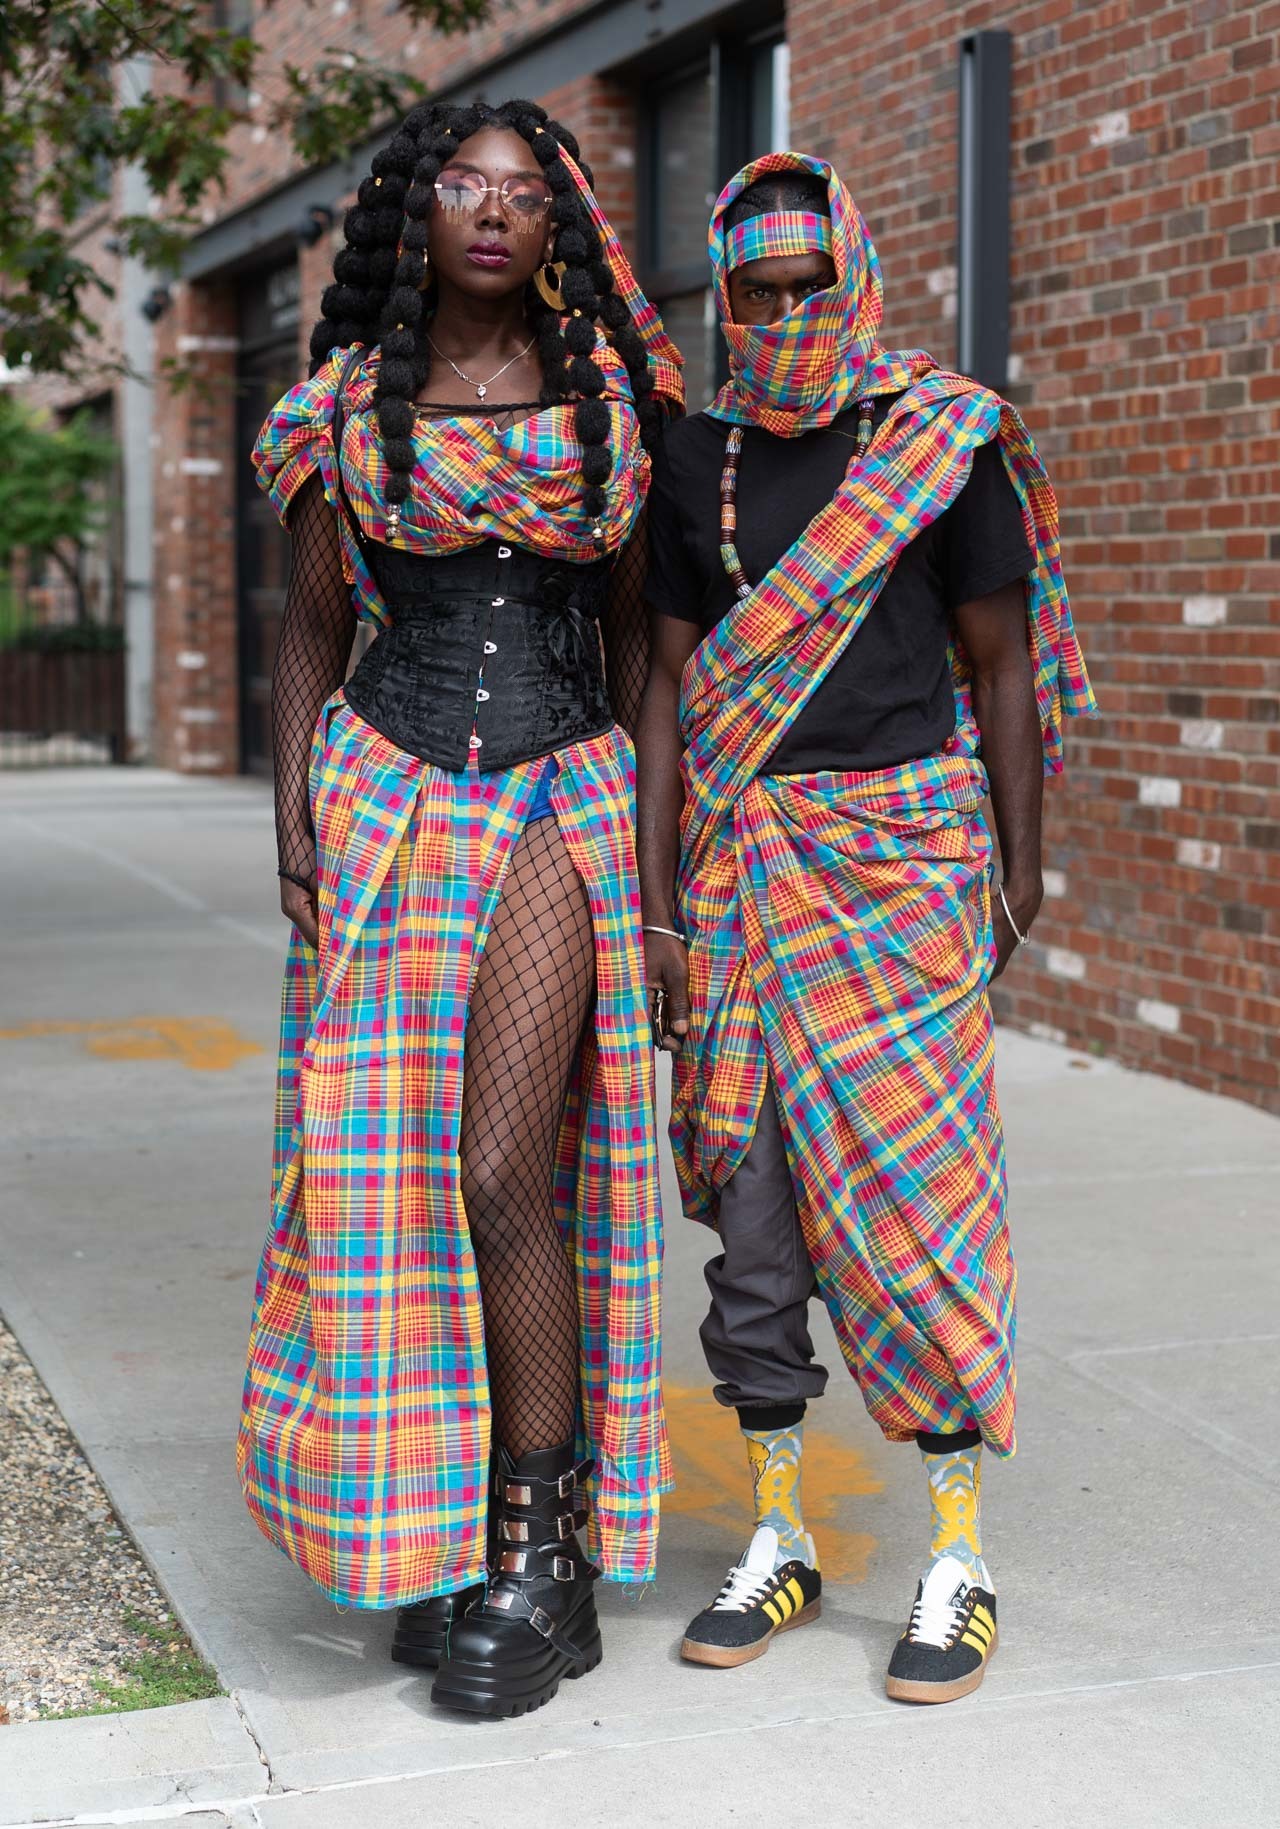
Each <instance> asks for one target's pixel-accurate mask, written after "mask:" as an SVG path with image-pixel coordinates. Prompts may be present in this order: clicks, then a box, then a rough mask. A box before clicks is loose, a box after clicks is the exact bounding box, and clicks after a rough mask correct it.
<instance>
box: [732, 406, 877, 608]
mask: <svg viewBox="0 0 1280 1829" xmlns="http://www.w3.org/2000/svg"><path fill="white" fill-rule="evenodd" d="M874 409H875V401H874V399H873V398H872V397H871V396H868V397H867V398H865V399H863V400H859V402H858V434H857V438H856V440H855V443H856V446H857V450H856V453H855V456H854V462H855V463H860V462H861V461H862V457H863V454H864V453H865V451H866V448H867V446H868V445H869V444H870V443H871V420H872V414H873V412H874ZM745 431H746V427H745V426H741V425H731V426H730V427H729V436H728V437H727V438H726V439H725V441H724V469H723V470H722V471H721V472H720V558H721V560H722V561H723V563H724V569H725V570H726V571H727V572H728V574H729V582H730V583H731V584H732V586H733V588H734V590H735V592H736V593H737V595H738V596H739V597H749V596H750V595H751V582H750V580H749V579H748V577H747V574H746V572H745V571H744V570H743V569H742V560H741V559H740V558H739V557H738V547H737V542H736V540H735V538H734V536H735V535H736V533H737V531H738V465H739V463H740V462H741V459H742V438H743V434H744V432H745ZM846 436H847V434H846Z"/></svg>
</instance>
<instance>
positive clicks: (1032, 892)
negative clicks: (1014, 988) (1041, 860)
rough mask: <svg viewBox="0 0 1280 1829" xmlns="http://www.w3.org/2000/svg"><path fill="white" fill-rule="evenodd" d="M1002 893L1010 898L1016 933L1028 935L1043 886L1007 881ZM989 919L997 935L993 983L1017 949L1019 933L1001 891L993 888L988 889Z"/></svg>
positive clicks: (1042, 892) (1036, 883)
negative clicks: (989, 890)
mask: <svg viewBox="0 0 1280 1829" xmlns="http://www.w3.org/2000/svg"><path fill="white" fill-rule="evenodd" d="M1004 892H1005V895H1006V896H1008V898H1009V907H1010V908H1011V909H1012V910H1013V919H1014V921H1016V922H1017V923H1018V933H1022V934H1029V933H1030V932H1031V923H1032V922H1033V921H1034V920H1035V918H1036V916H1037V915H1038V914H1039V912H1040V904H1041V902H1042V901H1043V900H1044V887H1043V885H1042V884H1041V883H1039V882H1035V883H1028V884H1027V885H1026V886H1025V887H1019V885H1017V884H1016V883H1009V882H1006V883H1005V886H1004ZM991 922H992V926H993V927H994V929H995V937H996V969H995V970H994V971H993V972H992V974H991V980H990V982H991V983H993V984H994V983H995V981H996V979H997V978H998V977H999V976H1000V974H1001V972H1002V971H1003V970H1004V968H1005V966H1006V965H1008V963H1009V961H1010V959H1012V957H1013V955H1014V954H1015V953H1016V952H1017V950H1018V934H1017V933H1015V932H1014V931H1013V923H1012V922H1011V921H1010V919H1009V917H1008V915H1007V914H1006V913H1005V911H1004V903H1003V902H1002V901H1001V899H1000V891H999V890H998V889H997V888H995V887H993V888H992V891H991Z"/></svg>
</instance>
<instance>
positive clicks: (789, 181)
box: [724, 171, 831, 229]
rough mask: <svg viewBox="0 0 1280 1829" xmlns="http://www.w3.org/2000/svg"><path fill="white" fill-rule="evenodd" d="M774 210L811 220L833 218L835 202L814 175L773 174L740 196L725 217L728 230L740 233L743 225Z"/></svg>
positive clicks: (783, 172) (781, 172) (809, 172)
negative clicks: (797, 212) (801, 212)
mask: <svg viewBox="0 0 1280 1829" xmlns="http://www.w3.org/2000/svg"><path fill="white" fill-rule="evenodd" d="M774 210H804V211H805V212H806V213H807V214H808V215H810V216H829V215H830V214H831V200H830V197H829V196H828V193H827V187H826V184H825V182H824V181H823V179H821V178H820V177H819V176H818V174H817V173H816V172H811V171H790V172H788V171H777V172H770V173H769V174H768V175H767V176H766V177H763V178H757V179H756V181H755V183H754V184H748V186H747V188H746V190H744V191H739V192H738V195H737V196H736V197H735V198H734V200H733V202H732V203H731V204H730V205H729V207H728V209H727V210H726V211H725V213H724V226H725V228H726V229H736V228H737V226H738V224H739V223H740V222H750V220H751V219H752V217H753V216H769V215H772V213H773V212H774Z"/></svg>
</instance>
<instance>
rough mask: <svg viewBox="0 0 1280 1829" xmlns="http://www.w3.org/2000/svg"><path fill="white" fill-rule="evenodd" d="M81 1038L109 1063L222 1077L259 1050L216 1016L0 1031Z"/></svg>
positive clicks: (13, 1035) (19, 1037) (0, 1036)
mask: <svg viewBox="0 0 1280 1829" xmlns="http://www.w3.org/2000/svg"><path fill="white" fill-rule="evenodd" d="M46 1035H74V1036H79V1037H80V1038H81V1039H82V1040H83V1042H84V1045H85V1047H86V1048H87V1049H88V1051H89V1053H90V1054H97V1055H100V1056H101V1057H102V1059H104V1060H109V1061H161V1060H171V1061H179V1062H180V1063H181V1064H182V1066H184V1067H190V1068H191V1070H192V1071H193V1072H195V1073H224V1072H225V1071H226V1069H227V1068H228V1067H234V1066H235V1065H236V1063H237V1062H238V1061H239V1060H241V1059H242V1058H243V1057H244V1056H245V1055H246V1054H261V1053H262V1048H261V1046H260V1045H259V1044H258V1043H257V1042H254V1041H250V1040H249V1038H248V1037H247V1036H245V1035H241V1034H239V1033H238V1031H237V1030H235V1029H233V1028H232V1026H231V1024H230V1023H229V1022H223V1021H222V1020H221V1018H220V1017H217V1016H132V1017H129V1016H125V1017H121V1018H119V1020H117V1021H114V1022H112V1021H107V1022H27V1023H23V1024H21V1026H20V1027H18V1028H16V1029H0V1041H31V1040H34V1039H36V1038H38V1037H40V1036H46Z"/></svg>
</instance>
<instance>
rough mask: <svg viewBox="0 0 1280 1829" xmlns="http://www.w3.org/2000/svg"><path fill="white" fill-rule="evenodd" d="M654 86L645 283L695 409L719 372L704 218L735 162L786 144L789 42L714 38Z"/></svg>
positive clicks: (647, 128)
mask: <svg viewBox="0 0 1280 1829" xmlns="http://www.w3.org/2000/svg"><path fill="white" fill-rule="evenodd" d="M650 93H651V94H653V96H654V99H653V101H652V103H651V104H650V106H649V108H648V110H647V113H646V116H645V119H644V124H643V133H644V154H645V155H647V156H644V157H643V159H642V169H643V170H644V172H645V175H646V179H647V208H646V209H645V211H644V219H643V247H642V265H643V268H644V274H645V288H646V290H647V291H648V293H649V296H650V297H651V298H652V299H653V302H654V304H655V305H656V306H657V307H658V309H659V310H660V311H661V313H662V316H663V321H664V322H665V324H666V327H667V329H668V331H669V332H670V333H671V335H672V337H673V338H674V339H675V341H676V343H677V344H678V346H679V348H680V350H681V351H682V353H683V355H684V359H685V371H684V373H685V391H686V397H687V401H688V409H689V411H690V412H691V413H696V412H698V411H699V410H700V409H701V408H702V407H704V406H706V404H707V403H708V401H709V400H710V399H711V397H712V395H713V394H714V393H715V391H716V388H717V387H718V386H719V385H720V382H721V381H722V380H723V379H724V355H723V343H722V340H721V338H720V336H719V333H718V331H717V329H716V320H715V311H714V307H713V303H712V298H711V294H710V291H709V289H708V286H707V222H708V219H709V217H710V214H711V206H712V205H713V203H714V202H715V200H716V197H717V195H718V194H719V192H720V189H721V187H722V186H723V185H724V184H725V183H726V181H727V180H728V179H729V178H730V177H732V175H733V173H734V171H736V170H737V168H738V167H739V166H740V165H743V164H745V163H746V161H747V160H748V159H752V158H755V157H757V156H758V155H759V154H760V153H763V152H770V151H772V150H773V149H774V148H776V147H781V146H784V145H785V144H786V141H787V132H788V118H787V47H786V42H785V40H783V39H780V38H777V37H773V38H766V39H762V40H760V41H759V42H757V43H754V44H753V43H747V44H745V45H743V44H738V43H730V42H729V41H728V40H723V41H718V42H716V43H714V44H712V45H711V46H710V48H709V50H708V53H707V55H706V57H705V59H703V60H702V61H701V62H700V63H698V64H697V65H695V66H693V67H688V66H686V68H685V69H684V70H682V71H679V72H676V73H675V74H674V75H673V76H671V77H669V78H666V79H664V80H662V81H660V82H658V83H655V84H654V85H653V87H652V89H651V91H650Z"/></svg>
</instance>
